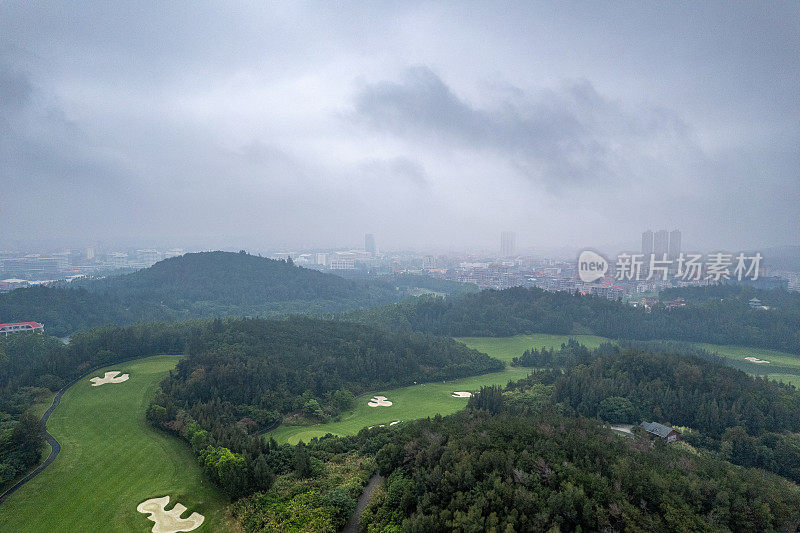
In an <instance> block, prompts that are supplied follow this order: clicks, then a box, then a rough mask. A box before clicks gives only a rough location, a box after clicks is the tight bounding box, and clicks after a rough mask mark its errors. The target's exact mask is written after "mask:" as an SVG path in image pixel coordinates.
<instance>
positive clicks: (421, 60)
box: [0, 1, 800, 250]
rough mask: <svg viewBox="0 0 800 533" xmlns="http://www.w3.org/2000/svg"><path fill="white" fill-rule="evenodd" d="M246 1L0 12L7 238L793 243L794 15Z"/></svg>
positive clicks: (797, 224) (798, 172)
mask: <svg viewBox="0 0 800 533" xmlns="http://www.w3.org/2000/svg"><path fill="white" fill-rule="evenodd" d="M261 4H267V3H264V2H259V3H256V2H253V3H249V4H241V3H237V2H234V3H229V2H224V3H222V2H221V3H199V2H187V3H179V2H157V3H153V4H151V5H148V3H147V2H125V3H122V2H97V3H94V2H89V1H86V2H74V3H73V2H63V3H54V2H46V3H45V2H13V1H8V2H3V3H0V245H2V244H3V243H5V245H6V246H11V245H13V244H14V243H16V242H18V240H19V239H25V240H28V239H31V240H34V241H40V242H44V241H49V242H53V241H63V242H65V243H70V244H73V245H81V244H83V243H89V242H97V241H100V242H127V243H141V244H143V245H144V244H172V245H200V246H208V247H217V246H226V247H237V246H243V247H254V248H260V249H268V248H281V247H295V248H299V247H304V246H307V247H334V246H349V245H357V244H359V243H363V234H364V233H365V232H371V233H375V234H376V236H377V240H378V244H379V246H380V247H382V248H384V249H389V248H400V247H406V248H417V249H422V248H429V247H439V248H441V249H442V250H447V249H454V248H463V247H482V248H486V247H498V246H499V233H500V231H501V230H506V229H507V230H512V231H515V232H516V233H517V241H518V245H519V246H520V247H533V248H539V249H541V248H545V247H557V246H592V245H594V246H601V245H603V244H606V243H637V242H638V240H639V235H640V233H641V232H642V231H643V230H644V229H647V228H653V229H658V228H667V229H673V228H679V229H681V230H683V240H684V243H685V245H686V246H688V247H695V248H696V249H729V250H738V249H755V248H763V247H767V246H772V245H785V244H794V245H796V244H800V237H799V236H800V3H798V2H763V3H759V2H736V3H734V2H730V3H717V2H712V3H708V2H697V3H695V2H692V3H687V4H685V5H683V6H681V5H678V4H677V3H672V2H670V3H649V5H648V6H644V7H643V6H642V5H641V3H629V4H626V3H607V2H591V3H590V2H585V3H562V2H559V3H542V2H535V3H534V2H515V3H501V2H482V3H477V2H452V3H440V2H437V3H432V2H431V3H428V2H421V3H418V2H391V3H389V2H386V3H384V2H374V1H370V2H361V3H340V2H317V3H301V2H282V3H269V4H268V5H261ZM15 239H17V240H15Z"/></svg>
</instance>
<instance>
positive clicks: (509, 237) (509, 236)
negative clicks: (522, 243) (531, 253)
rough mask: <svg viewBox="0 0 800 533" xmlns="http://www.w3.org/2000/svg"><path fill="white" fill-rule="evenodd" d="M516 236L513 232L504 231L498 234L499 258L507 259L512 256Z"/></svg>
mask: <svg viewBox="0 0 800 533" xmlns="http://www.w3.org/2000/svg"><path fill="white" fill-rule="evenodd" d="M515 240H516V235H514V232H513V231H504V232H502V233H501V234H500V256H501V257H509V256H512V255H514V244H515V243H514V241H515Z"/></svg>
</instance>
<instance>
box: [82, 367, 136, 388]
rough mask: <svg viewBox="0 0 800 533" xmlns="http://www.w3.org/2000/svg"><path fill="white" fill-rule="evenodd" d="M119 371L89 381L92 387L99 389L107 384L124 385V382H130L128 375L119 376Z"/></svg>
mask: <svg viewBox="0 0 800 533" xmlns="http://www.w3.org/2000/svg"><path fill="white" fill-rule="evenodd" d="M117 374H119V370H112V371H111V372H106V374H105V375H104V376H103V377H102V378H101V377H94V378H92V379H90V380H89V381H91V382H92V387H99V386H100V385H105V384H106V383H122V382H123V381H128V377H129V376H128V374H122V375H120V376H118V375H117Z"/></svg>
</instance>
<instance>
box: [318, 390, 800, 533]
mask: <svg viewBox="0 0 800 533" xmlns="http://www.w3.org/2000/svg"><path fill="white" fill-rule="evenodd" d="M523 392H524V393H527V394H530V391H523ZM481 394H482V393H481ZM507 395H508V396H514V394H513V393H503V396H504V397H505V396H507ZM479 396H480V394H479V395H478V396H477V397H476V402H475V403H477V402H479V401H480V398H479ZM533 396H534V397H535V396H536V395H535V394H534V395H533ZM506 400H507V401H506V402H505V403H506V404H510V405H508V406H506V405H503V406H501V407H500V408H499V410H498V411H497V413H496V414H492V413H490V412H489V411H487V410H485V409H478V408H474V409H472V410H469V411H467V412H461V413H458V414H456V415H452V416H448V417H445V418H438V417H437V418H434V419H427V420H420V421H416V422H413V423H409V424H406V425H404V426H402V427H401V428H397V429H392V430H387V431H386V432H385V433H386V435H385V436H383V440H384V442H386V443H385V444H384V445H383V446H382V447H381V448H380V449H379V450H378V452H377V453H376V458H377V463H378V468H379V469H380V471H381V473H382V474H383V475H386V476H388V477H387V480H386V483H385V485H384V488H383V489H382V490H381V491H379V492H378V493H377V494H375V495H374V497H373V499H372V501H371V503H370V505H369V507H368V508H367V510H366V512H365V513H364V515H363V516H362V522H361V523H362V526H363V527H364V530H365V531H369V532H379V531H418V532H448V531H462V532H482V531H496V532H511V531H719V530H722V531H725V530H732V531H767V530H779V531H795V530H796V528H797V527H798V525H800V488H798V487H797V485H795V484H793V483H790V482H788V481H786V480H784V479H782V478H780V477H778V476H776V475H769V474H765V473H764V472H762V471H758V470H744V469H740V468H737V467H735V466H733V465H731V464H730V463H727V462H725V461H723V460H720V459H718V458H716V457H712V456H709V455H704V454H697V453H692V452H691V450H690V449H687V448H686V447H684V446H682V445H676V446H670V445H665V444H663V443H661V442H655V443H652V442H651V439H650V438H648V437H647V436H634V437H631V438H626V437H621V436H615V435H613V434H611V433H610V432H609V431H607V430H603V429H602V428H601V427H600V426H599V424H598V423H597V421H595V420H592V419H587V418H582V417H579V418H566V417H564V416H562V415H559V414H557V413H555V412H553V411H551V410H546V409H542V410H537V409H536V407H535V402H533V405H531V404H532V402H531V401H528V400H526V399H525V398H524V397H523V398H522V399H521V400H520V399H519V398H517V399H516V400H517V401H516V402H512V401H511V400H512V398H506ZM522 406H524V407H526V409H525V410H524V411H522V412H520V411H519V410H518V409H519V408H520V407H522ZM381 436H382V435H376V436H373V437H371V438H368V437H367V436H363V437H361V438H360V440H361V441H362V442H363V444H362V446H363V447H364V449H366V450H369V448H370V447H371V448H374V447H375V443H374V442H370V440H372V441H376V440H378V439H379V438H380V437H381ZM357 440H358V439H357ZM322 444H323V443H320V445H322Z"/></svg>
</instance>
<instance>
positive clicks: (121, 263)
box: [108, 252, 128, 268]
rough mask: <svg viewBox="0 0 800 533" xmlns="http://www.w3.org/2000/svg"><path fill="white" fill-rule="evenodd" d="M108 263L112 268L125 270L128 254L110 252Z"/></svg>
mask: <svg viewBox="0 0 800 533" xmlns="http://www.w3.org/2000/svg"><path fill="white" fill-rule="evenodd" d="M108 263H109V264H110V265H111V267H112V268H125V267H126V266H128V254H126V253H125V252H111V253H110V254H108Z"/></svg>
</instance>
